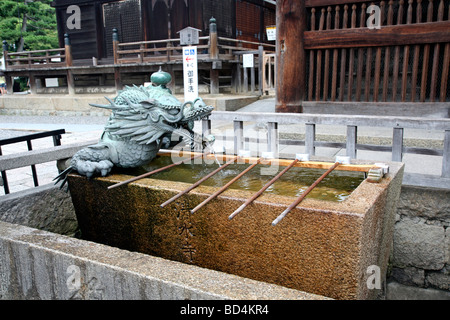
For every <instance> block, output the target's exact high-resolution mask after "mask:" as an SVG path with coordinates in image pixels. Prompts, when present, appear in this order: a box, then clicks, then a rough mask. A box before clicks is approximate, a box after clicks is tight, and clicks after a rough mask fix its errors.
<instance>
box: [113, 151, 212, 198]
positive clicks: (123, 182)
mask: <svg viewBox="0 0 450 320" xmlns="http://www.w3.org/2000/svg"><path fill="white" fill-rule="evenodd" d="M204 155H205V154H203V153H202V154H199V155H196V156H195V157H191V158H189V159H184V160H181V161H178V162H175V163H172V164H169V165H168V166H165V167H162V168H158V169H156V170H153V171H150V172H147V173H144V174H142V175H140V176H137V177H134V178H131V179H128V180H126V181H122V182H119V183H116V184H113V185H112V186H109V187H108V190H110V189H113V188H117V187H120V186H122V185H124V184H127V183H130V182H133V181H136V180H140V179H143V178H146V177H148V176H151V175H152V174H155V173H158V172H161V171H164V170H166V169H170V168H172V167H175V166H178V165H180V164H182V163H185V162H187V161H191V160H194V159H197V158H200V157H203V156H204ZM205 156H207V154H206V155H205Z"/></svg>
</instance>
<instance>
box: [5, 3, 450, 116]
mask: <svg viewBox="0 0 450 320" xmlns="http://www.w3.org/2000/svg"><path fill="white" fill-rule="evenodd" d="M71 5H77V6H78V7H79V8H80V9H81V14H80V17H81V26H80V28H79V29H71V28H68V25H67V21H68V19H69V18H70V17H71V15H72V12H71V11H70V10H68V8H69V6H71ZM54 7H55V8H56V14H57V21H58V34H59V38H60V39H59V40H60V44H61V45H60V46H61V48H59V49H55V50H45V51H41V52H22V53H12V52H11V53H8V52H5V57H6V67H7V69H6V71H5V73H6V76H7V80H8V81H9V86H11V78H12V77H14V76H25V77H29V78H30V80H31V81H30V84H31V89H32V91H33V92H42V91H45V89H46V88H43V87H44V86H43V84H42V83H43V79H44V78H49V77H57V78H58V79H60V82H61V90H62V91H64V92H67V91H68V92H69V93H82V92H89V90H88V89H87V88H94V89H95V90H100V91H101V90H106V89H105V88H115V89H120V88H121V87H122V86H123V85H125V84H133V83H136V84H140V83H144V82H146V81H149V80H148V79H149V75H150V74H151V73H152V72H154V71H156V70H158V69H159V67H160V66H163V68H164V70H165V71H168V72H170V73H171V74H172V76H173V78H174V81H173V83H172V86H174V87H176V85H177V83H182V61H181V57H182V55H181V52H182V51H181V48H182V47H181V46H180V35H179V33H178V32H179V31H180V30H182V29H184V28H186V27H188V26H189V27H193V28H196V29H198V30H200V35H199V44H198V45H197V46H198V52H199V64H198V65H199V85H202V86H203V87H204V88H203V89H204V90H205V91H204V92H202V93H203V94H204V93H207V92H209V93H219V92H231V93H240V92H247V91H253V92H255V93H256V94H263V93H265V92H269V91H270V90H272V92H275V93H276V111H277V112H308V110H313V111H314V112H316V113H339V111H345V112H351V111H352V110H357V111H355V112H359V113H360V114H361V112H362V111H363V110H370V111H371V114H376V113H377V112H379V113H381V114H386V112H388V111H389V110H392V109H394V108H396V109H397V110H400V111H399V112H397V113H401V114H407V115H410V116H422V115H427V116H428V115H431V116H435V117H446V118H448V117H450V81H449V75H450V72H449V70H450V2H449V1H448V0H389V1H388V0H383V1H367V0H278V1H269V0H121V1H112V0H95V1H86V0H55V1H54ZM275 25H276V41H270V40H269V39H268V38H267V33H266V29H267V28H268V27H270V26H275ZM65 35H66V36H65ZM245 53H253V54H254V57H255V63H254V67H253V68H243V55H244V54H245ZM248 69H250V70H248ZM305 110H306V111H305Z"/></svg>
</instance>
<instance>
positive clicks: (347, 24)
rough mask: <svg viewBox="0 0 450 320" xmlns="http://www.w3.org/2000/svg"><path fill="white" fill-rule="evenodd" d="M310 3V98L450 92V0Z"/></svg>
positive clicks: (402, 97)
mask: <svg viewBox="0 0 450 320" xmlns="http://www.w3.org/2000/svg"><path fill="white" fill-rule="evenodd" d="M306 6H307V10H306V12H307V21H308V23H307V26H306V27H307V31H305V33H304V41H305V50H306V56H307V75H308V78H307V81H306V82H307V95H306V97H307V100H309V101H314V100H315V101H374V102H377V101H384V102H385V101H393V102H425V101H431V102H434V101H440V102H445V101H449V100H450V88H449V81H448V77H449V62H450V21H449V15H450V6H449V2H448V1H444V0H438V1H433V0H423V1H422V0H409V1H404V0H399V1H374V2H369V1H331V0H330V1H306ZM370 6H372V7H371V8H370V9H369V7H370ZM372 8H373V10H372ZM370 11H372V12H373V15H372V14H371V13H370ZM368 12H369V13H368ZM375 15H377V16H375Z"/></svg>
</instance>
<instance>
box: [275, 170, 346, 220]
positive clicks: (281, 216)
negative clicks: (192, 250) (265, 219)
mask: <svg viewBox="0 0 450 320" xmlns="http://www.w3.org/2000/svg"><path fill="white" fill-rule="evenodd" d="M340 164H341V163H340V162H336V163H334V164H333V165H332V166H331V167H330V168H329V169H328V170H327V171H326V172H325V173H324V174H323V175H322V176H320V178H319V179H317V180H316V181H315V182H314V183H313V184H312V185H311V186H310V187H309V188H308V189H306V190H305V192H303V193H302V194H301V195H300V196H299V197H298V198H297V200H295V201H294V203H292V204H291V205H290V206H289V207H288V208H287V209H286V210H284V211H283V212H282V213H281V214H280V215H279V216H278V217H277V218H276V219H275V220H273V221H272V226H275V225H277V224H278V222H280V221H281V220H282V219H283V218H284V217H285V216H286V215H287V214H288V213H289V212H290V211H291V210H292V209H294V208H295V207H296V206H297V205H298V204H299V203H300V202H302V200H303V199H304V198H305V197H306V196H307V195H308V193H310V192H311V191H312V190H313V189H314V188H315V187H316V186H317V185H318V184H319V183H320V181H322V180H323V179H324V178H325V177H326V176H327V175H328V174H329V173H330V172H331V171H333V170H334V169H335V168H336V167H337V166H339V165H340Z"/></svg>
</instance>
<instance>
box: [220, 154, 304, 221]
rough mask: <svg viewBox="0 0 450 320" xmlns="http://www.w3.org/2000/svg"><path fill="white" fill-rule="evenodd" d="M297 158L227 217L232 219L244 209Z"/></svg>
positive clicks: (292, 164) (296, 160) (290, 166)
mask: <svg viewBox="0 0 450 320" xmlns="http://www.w3.org/2000/svg"><path fill="white" fill-rule="evenodd" d="M298 161H299V160H298V159H295V160H294V161H292V162H291V164H290V165H289V166H287V167H286V168H284V169H283V171H281V172H280V173H279V174H277V175H276V176H275V177H274V178H273V179H272V180H270V181H269V182H267V183H266V184H265V185H264V187H262V188H261V189H260V190H259V191H258V192H256V193H255V194H254V195H253V196H252V197H251V198H249V199H248V200H247V201H245V203H244V204H243V205H241V206H240V207H239V208H238V209H236V211H234V212H233V213H232V214H231V215H230V216H229V217H228V219H230V220H231V219H233V218H234V217H235V216H236V215H237V214H238V213H239V212H241V211H242V210H244V209H245V207H247V206H248V205H249V204H250V203H252V202H253V201H254V200H255V199H256V198H258V197H259V196H260V195H261V194H262V193H263V192H264V191H266V189H267V188H268V187H270V186H271V185H272V184H273V183H274V182H275V181H277V180H278V179H279V178H280V177H281V176H282V175H283V174H285V173H286V172H287V171H288V170H289V169H290V168H292V167H293V166H294V165H295V164H296V163H297V162H298Z"/></svg>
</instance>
